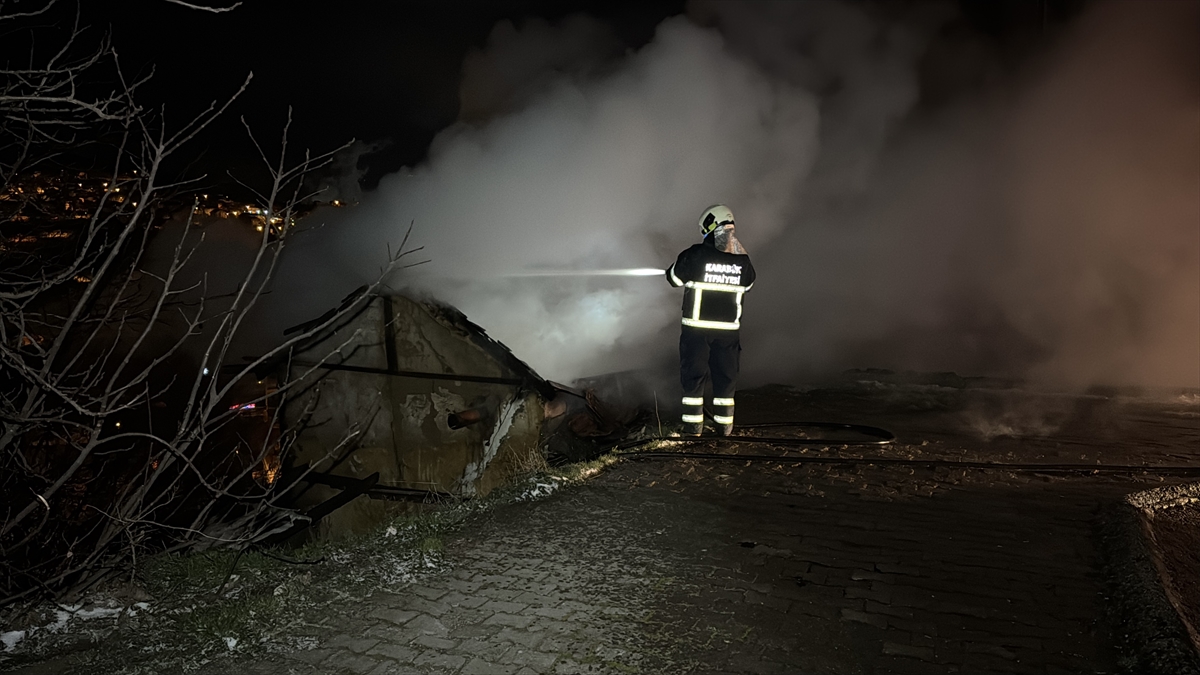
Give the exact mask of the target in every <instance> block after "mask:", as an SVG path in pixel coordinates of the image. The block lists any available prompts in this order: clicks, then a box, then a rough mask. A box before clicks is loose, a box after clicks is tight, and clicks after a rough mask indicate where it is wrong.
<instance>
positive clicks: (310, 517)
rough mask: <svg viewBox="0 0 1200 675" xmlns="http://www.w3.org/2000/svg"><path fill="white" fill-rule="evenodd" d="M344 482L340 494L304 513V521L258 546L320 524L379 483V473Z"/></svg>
mask: <svg viewBox="0 0 1200 675" xmlns="http://www.w3.org/2000/svg"><path fill="white" fill-rule="evenodd" d="M312 476H313V474H311V473H310V474H308V475H306V476H305V477H304V479H303V480H309V479H310V478H311V477H312ZM346 481H347V482H346V483H345V484H343V485H342V486H339V487H342V491H341V492H339V493H337V494H336V495H334V496H332V497H330V498H329V499H326V500H325V501H323V502H321V503H320V504H317V505H316V506H314V507H312V508H311V509H309V510H307V511H305V512H304V515H305V516H306V517H307V519H306V520H304V521H299V522H297V523H296V524H295V525H294V526H292V527H289V528H288V529H286V530H284V531H282V532H278V533H276V534H274V535H272V536H270V537H267V538H266V539H264V540H262V541H261V542H259V545H260V546H270V545H273V544H278V543H280V542H284V541H287V540H288V539H289V538H291V537H292V536H294V535H296V534H298V533H300V532H303V531H304V530H306V529H308V528H310V527H312V526H314V525H316V524H317V523H319V522H321V519H323V518H324V517H325V516H327V515H329V514H331V513H333V512H334V511H337V510H338V509H340V508H342V507H343V506H345V505H346V504H349V503H350V502H351V501H353V500H354V498H355V497H358V496H360V495H363V494H366V492H367V491H368V490H370V489H371V488H373V487H375V484H376V483H378V482H379V472H378V471H376V472H375V473H373V474H371V475H370V476H367V477H366V478H358V479H356V478H348V479H346ZM312 482H315V481H312Z"/></svg>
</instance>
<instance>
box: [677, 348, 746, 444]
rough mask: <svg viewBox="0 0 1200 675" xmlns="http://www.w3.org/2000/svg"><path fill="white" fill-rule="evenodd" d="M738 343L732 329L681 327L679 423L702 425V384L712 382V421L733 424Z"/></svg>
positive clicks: (739, 355)
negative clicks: (681, 399) (681, 393)
mask: <svg viewBox="0 0 1200 675" xmlns="http://www.w3.org/2000/svg"><path fill="white" fill-rule="evenodd" d="M741 353H742V344H741V341H740V339H739V337H738V331H736V330H706V329H703V328H693V327H691V326H683V332H682V333H680V335H679V383H680V384H682V385H683V423H684V424H703V423H704V383H705V382H707V381H708V380H709V379H710V378H711V380H712V392H713V399H712V403H713V421H715V422H716V423H717V424H721V425H726V424H733V394H734V390H735V389H736V388H737V376H738V363H739V361H740V357H741Z"/></svg>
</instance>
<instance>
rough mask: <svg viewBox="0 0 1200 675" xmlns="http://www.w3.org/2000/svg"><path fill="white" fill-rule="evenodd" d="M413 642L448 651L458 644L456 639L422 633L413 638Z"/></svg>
mask: <svg viewBox="0 0 1200 675" xmlns="http://www.w3.org/2000/svg"><path fill="white" fill-rule="evenodd" d="M413 644H415V645H421V646H422V647H428V648H429V649H437V650H439V651H443V652H444V651H448V650H451V649H454V648H455V647H457V646H458V641H457V640H449V639H447V638H441V637H436V636H433V635H422V636H420V637H418V638H417V639H415V640H413Z"/></svg>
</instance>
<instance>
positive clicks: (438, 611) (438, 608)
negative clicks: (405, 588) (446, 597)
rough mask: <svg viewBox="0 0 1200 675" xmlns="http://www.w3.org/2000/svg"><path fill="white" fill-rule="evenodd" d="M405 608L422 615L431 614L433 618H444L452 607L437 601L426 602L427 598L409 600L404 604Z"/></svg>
mask: <svg viewBox="0 0 1200 675" xmlns="http://www.w3.org/2000/svg"><path fill="white" fill-rule="evenodd" d="M404 608H405V609H408V610H412V611H414V612H420V613H422V614H430V615H432V616H442V615H443V614H445V613H446V612H449V611H450V609H451V607H450V605H447V604H446V603H444V602H439V601H437V600H426V599H425V598H416V597H413V598H408V600H406V601H405V603H404Z"/></svg>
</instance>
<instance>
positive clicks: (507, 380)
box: [320, 363, 529, 387]
mask: <svg viewBox="0 0 1200 675" xmlns="http://www.w3.org/2000/svg"><path fill="white" fill-rule="evenodd" d="M320 367H321V368H324V369H325V370H345V371H349V372H352V373H370V374H372V375H391V376H392V377H415V378H418V379H424V380H456V381H459V382H482V383H484V384H507V385H510V386H514V387H521V386H525V385H528V384H529V382H528V381H526V380H524V379H521V378H516V377H485V376H483V375H457V374H455V373H423V372H420V371H416V370H396V369H392V368H368V367H366V366H350V365H346V364H342V363H325V364H322V365H321V366H320Z"/></svg>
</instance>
